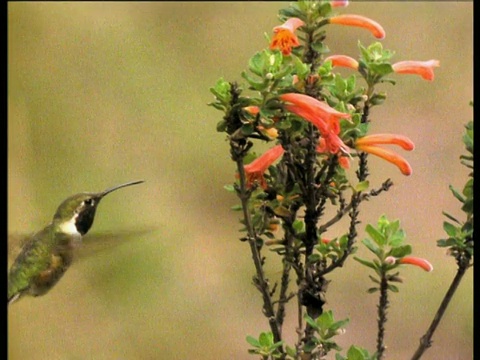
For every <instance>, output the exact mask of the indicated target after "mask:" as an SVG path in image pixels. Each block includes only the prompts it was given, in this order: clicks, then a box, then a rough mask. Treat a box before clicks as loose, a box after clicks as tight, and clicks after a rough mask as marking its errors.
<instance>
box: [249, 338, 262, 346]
mask: <svg viewBox="0 0 480 360" xmlns="http://www.w3.org/2000/svg"><path fill="white" fill-rule="evenodd" d="M247 342H248V343H249V344H250V345H252V346H254V347H256V348H260V347H262V345H260V342H259V341H258V340H257V339H255V338H254V337H253V336H250V335H248V336H247Z"/></svg>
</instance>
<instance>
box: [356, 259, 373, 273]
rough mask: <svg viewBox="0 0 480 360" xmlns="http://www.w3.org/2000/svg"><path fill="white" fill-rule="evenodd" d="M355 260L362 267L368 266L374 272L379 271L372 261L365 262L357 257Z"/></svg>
mask: <svg viewBox="0 0 480 360" xmlns="http://www.w3.org/2000/svg"><path fill="white" fill-rule="evenodd" d="M353 258H354V259H355V260H357V261H358V262H359V263H360V264H362V265H365V266H368V267H369V268H372V269H373V270H375V271H376V270H377V267H376V266H375V264H374V263H373V262H371V261H367V260H363V259H360V258H358V257H356V256H354V257H353Z"/></svg>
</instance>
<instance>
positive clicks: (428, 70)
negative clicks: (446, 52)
mask: <svg viewBox="0 0 480 360" xmlns="http://www.w3.org/2000/svg"><path fill="white" fill-rule="evenodd" d="M439 66H440V61H438V60H428V61H399V62H397V63H395V64H393V65H392V68H393V71H395V72H396V73H397V74H415V75H420V76H421V77H422V78H424V79H425V80H429V81H432V80H433V78H434V74H433V68H434V67H439Z"/></svg>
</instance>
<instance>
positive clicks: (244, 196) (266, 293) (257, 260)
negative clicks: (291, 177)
mask: <svg viewBox="0 0 480 360" xmlns="http://www.w3.org/2000/svg"><path fill="white" fill-rule="evenodd" d="M232 148H234V146H232ZM234 160H235V161H236V163H237V169H238V174H239V177H240V187H239V193H238V196H239V198H240V201H241V203H242V209H243V217H244V221H245V227H246V229H247V233H248V237H247V240H248V243H249V245H250V250H251V252H252V258H253V262H254V264H255V270H256V277H255V282H256V284H255V285H256V287H257V289H258V290H259V291H260V292H261V293H262V297H263V308H264V313H265V316H266V317H267V318H268V322H269V324H270V329H271V330H272V334H273V338H274V341H275V342H278V341H281V340H282V338H281V330H280V328H279V325H278V323H277V320H276V318H275V312H274V309H273V304H272V298H271V296H270V290H269V285H268V282H267V280H266V278H265V273H264V271H263V266H262V265H263V264H262V258H261V255H260V249H259V248H258V246H257V234H256V232H255V229H254V227H253V224H252V221H251V214H250V211H249V209H248V199H249V197H250V195H249V192H248V191H247V187H246V176H245V168H244V165H243V159H242V158H241V157H235V158H234ZM279 351H280V352H282V353H283V348H279Z"/></svg>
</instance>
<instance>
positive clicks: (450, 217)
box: [442, 211, 460, 225]
mask: <svg viewBox="0 0 480 360" xmlns="http://www.w3.org/2000/svg"><path fill="white" fill-rule="evenodd" d="M442 214H443V215H445V216H446V217H447V218H449V219H450V220H452V221H453V222H456V223H457V224H458V225H460V221H458V220H457V219H455V218H454V217H453V216H452V215H450V214H448V213H446V212H445V211H442Z"/></svg>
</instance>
